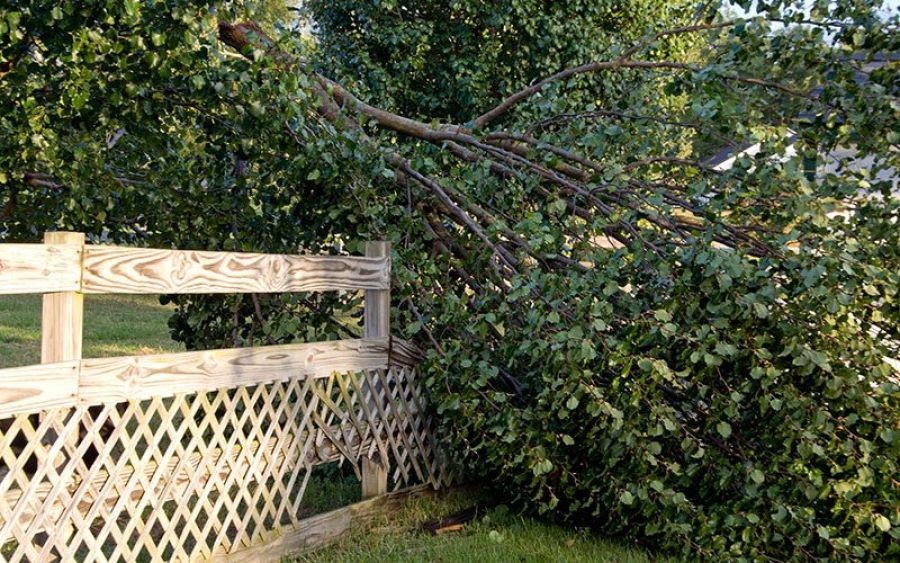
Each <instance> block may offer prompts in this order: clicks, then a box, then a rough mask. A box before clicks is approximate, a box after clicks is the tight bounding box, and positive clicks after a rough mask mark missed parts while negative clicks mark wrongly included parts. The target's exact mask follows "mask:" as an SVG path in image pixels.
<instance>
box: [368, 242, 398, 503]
mask: <svg viewBox="0 0 900 563" xmlns="http://www.w3.org/2000/svg"><path fill="white" fill-rule="evenodd" d="M390 255H391V243H390V242H373V241H370V242H367V243H366V256H368V257H371V258H381V257H383V256H388V257H390ZM388 279H390V275H389V276H388ZM364 306H365V310H364V313H363V314H364V316H363V336H364V337H365V338H378V337H385V336H390V335H391V290H390V289H384V290H373V289H369V290H366V295H365V302H364ZM377 385H378V384H377V383H376V386H377ZM371 392H372V396H373V398H374V400H376V401H377V400H379V399H378V394H377V389H372V390H371ZM379 453H380V454H381V455H384V452H379ZM387 474H388V468H387V465H386V464H385V462H384V460H382V459H377V460H376V459H369V458H368V457H364V458H363V460H362V496H363V498H369V497H373V496H378V495H382V494H385V493H387Z"/></svg>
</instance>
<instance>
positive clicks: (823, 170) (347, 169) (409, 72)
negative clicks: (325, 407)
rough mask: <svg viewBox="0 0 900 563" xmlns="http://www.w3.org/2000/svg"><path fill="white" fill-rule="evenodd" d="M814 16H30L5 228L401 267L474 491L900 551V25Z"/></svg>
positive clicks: (140, 5)
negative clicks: (299, 21) (376, 257)
mask: <svg viewBox="0 0 900 563" xmlns="http://www.w3.org/2000/svg"><path fill="white" fill-rule="evenodd" d="M497 4H501V5H499V6H497ZM513 4H514V5H515V7H513V6H511V5H513ZM745 4H748V5H746V6H744V8H749V7H750V6H749V3H745ZM800 4H803V5H804V6H805V5H806V4H808V3H797V5H794V3H791V2H780V1H773V2H757V3H756V10H757V13H758V14H760V15H759V16H754V17H746V18H733V19H728V17H726V16H723V15H721V14H718V13H717V12H715V11H709V10H707V11H703V10H702V9H701V10H700V11H699V12H692V11H691V9H690V8H692V7H689V6H686V5H685V6H681V5H677V6H678V7H676V8H670V7H668V4H667V3H655V2H651V3H650V4H649V6H650V7H651V8H652V9H648V8H647V6H648V3H647V2H634V3H630V2H628V3H624V4H622V3H615V6H617V8H615V9H613V6H614V4H613V3H609V4H607V3H603V2H596V3H595V2H584V3H579V2H574V3H572V2H570V3H566V4H556V3H546V2H543V3H540V2H522V3H483V2H454V3H428V2H410V3H400V2H398V3H387V2H381V3H374V2H373V3H371V5H370V4H368V3H366V4H363V3H359V4H358V5H356V6H354V5H353V4H352V3H349V2H347V3H344V2H333V3H324V2H322V3H319V2H311V3H310V4H309V5H308V12H306V13H307V14H312V15H313V16H314V17H315V26H314V27H313V30H314V32H315V34H316V37H317V38H318V41H317V42H316V41H310V40H309V38H308V37H305V36H303V35H302V33H300V32H298V31H297V26H296V25H295V23H296V22H290V21H285V20H284V16H283V15H279V13H278V12H274V11H272V10H269V9H268V8H267V6H266V5H265V4H256V3H254V4H250V3H242V2H229V3H214V4H211V5H203V6H198V5H196V4H195V3H190V2H167V3H161V2H153V1H150V0H147V1H146V2H140V1H131V2H128V1H126V2H122V3H119V2H105V1H101V0H96V1H90V2H81V3H77V4H76V3H65V4H62V5H60V6H57V5H56V4H55V3H40V2H13V3H11V4H10V6H11V9H9V10H7V11H6V12H4V13H3V16H2V20H0V85H2V88H0V145H2V146H3V148H4V150H3V151H2V152H0V205H2V211H0V223H2V226H0V230H2V232H3V233H4V235H3V236H5V237H6V238H7V239H9V240H21V241H24V240H36V239H37V238H38V237H39V235H40V233H41V232H42V231H43V230H46V229H50V228H71V229H79V230H86V231H87V232H89V233H91V235H92V237H94V238H95V239H100V238H105V239H109V240H115V241H120V242H128V243H134V244H148V245H163V246H168V245H176V246H178V247H181V248H208V249H237V250H263V251H270V252H278V251H291V252H294V251H298V250H302V251H312V252H318V251H329V252H340V251H351V252H358V251H359V244H360V242H361V241H364V240H367V239H388V240H391V241H392V242H393V243H394V248H395V264H396V279H395V280H394V282H395V287H396V291H395V293H394V295H395V297H394V304H393V305H394V315H395V316H394V318H395V323H397V322H398V321H399V323H400V324H399V325H397V324H395V326H399V327H400V330H401V332H403V333H404V335H405V336H409V337H413V338H415V339H417V340H418V341H419V342H420V343H421V344H422V346H423V347H424V348H426V349H428V350H429V352H428V354H429V359H428V361H427V364H426V366H425V373H426V377H427V384H428V386H429V388H430V390H431V393H432V395H433V398H434V403H435V404H436V406H437V411H438V413H439V414H440V420H441V421H442V423H443V424H444V429H445V432H446V435H447V438H448V441H449V442H450V445H451V451H453V453H454V455H455V456H459V458H460V459H461V463H462V464H463V465H464V467H465V469H466V470H467V471H469V472H470V473H471V474H472V475H474V476H476V477H481V478H484V479H490V480H493V481H496V482H502V483H504V485H505V486H506V487H508V490H509V491H510V492H511V493H512V494H514V495H516V496H517V497H518V498H519V499H521V500H522V501H524V502H526V503H528V504H529V505H530V506H531V507H533V508H535V509H539V510H543V511H547V512H549V513H551V514H553V515H555V516H557V517H559V518H561V519H569V520H571V521H575V522H580V523H589V524H591V525H595V526H598V527H601V528H602V529H604V530H605V531H606V532H607V533H617V534H622V535H625V536H629V537H634V538H637V539H640V540H641V541H645V542H648V543H652V544H655V545H657V546H661V547H662V548H665V549H667V550H670V551H673V552H676V553H682V554H684V555H685V556H688V557H696V556H708V557H717V558H720V557H722V556H725V557H727V558H730V559H737V560H740V559H745V560H749V559H762V558H771V557H774V558H779V559H788V558H791V559H806V558H813V557H824V558H835V559H841V558H875V557H877V556H879V555H880V556H884V557H889V556H891V555H897V553H898V552H897V545H898V544H900V542H898V541H897V540H898V539H900V484H898V482H897V479H896V475H897V474H898V467H897V463H898V462H897V460H898V459H900V437H898V435H897V430H896V429H897V428H898V427H900V413H898V397H900V390H898V375H897V372H896V371H895V369H894V368H892V367H891V365H890V364H889V363H888V362H887V361H886V360H885V358H886V357H895V358H896V357H898V355H900V350H898V344H897V342H898V340H900V334H898V332H900V329H898V327H900V311H898V288H900V250H898V249H900V235H898V233H900V229H898V228H897V227H898V214H900V210H898V206H900V202H898V198H897V196H896V195H895V191H894V190H896V187H895V184H894V180H893V179H894V178H896V171H897V170H898V169H900V168H898V167H900V162H898V151H897V148H898V147H897V145H898V140H900V139H898V133H897V132H898V131H900V127H898V119H897V116H898V111H897V110H898V98H897V96H898V84H900V81H898V80H897V66H896V64H897V63H896V62H893V63H887V64H881V63H879V64H870V63H873V62H874V58H875V55H876V54H878V53H882V54H885V53H886V54H891V53H896V52H897V47H898V45H897V34H896V33H895V31H894V30H895V28H896V24H897V22H896V19H894V20H890V21H885V20H884V19H883V17H882V16H878V15H876V9H875V8H876V6H875V5H874V3H871V2H856V1H853V2H851V1H838V2H815V3H813V5H812V6H811V7H810V6H806V7H804V6H801V5H800ZM379 6H380V7H379ZM542 6H546V7H547V9H546V10H544V9H542ZM707 7H708V5H707ZM607 9H608V10H611V11H605V10H607ZM633 13H637V14H640V15H641V17H640V18H637V19H632V18H628V17H623V16H620V15H619V14H633ZM246 19H257V20H259V21H260V22H262V27H260V26H256V25H251V24H247V23H238V22H240V21H242V20H246ZM623 22H628V23H627V24H626V25H624V27H623V26H622V23H623ZM632 22H633V23H632ZM594 24H596V25H594ZM785 25H786V27H785ZM666 28H670V29H672V28H680V29H679V30H678V31H672V32H671V33H664V32H663V30H664V29H666ZM405 47H411V48H409V49H406V48H405ZM412 47H414V48H412ZM570 65H571V66H570ZM579 65H583V66H579ZM553 73H560V74H558V75H555V76H552V75H553ZM543 77H550V78H548V79H546V80H542V78H543ZM748 146H749V147H753V150H752V151H749V152H745V153H741V152H740V151H741V149H743V148H744V147H748ZM728 147H731V148H732V149H733V151H734V154H735V155H736V158H735V159H734V162H733V165H732V166H731V167H730V168H727V169H724V170H723V169H712V168H711V167H710V166H709V165H708V163H707V161H706V160H705V159H706V157H708V156H709V155H710V154H712V153H713V152H715V151H717V150H718V149H721V148H728ZM860 159H862V160H863V162H862V163H860V162H859V161H860ZM356 305H357V298H356V296H351V295H343V296H305V295H301V296H291V297H288V296H285V297H282V296H254V297H247V298H233V297H229V298H218V297H217V298H191V299H180V300H179V301H178V314H177V315H176V317H175V318H174V319H173V323H172V326H173V331H174V333H175V334H176V336H177V337H179V338H181V339H183V340H184V341H186V342H187V343H188V344H189V345H191V346H198V347H199V346H203V347H209V346H222V345H228V346H231V345H243V344H249V343H254V342H256V343H259V342H285V341H290V340H292V339H304V338H317V339H318V338H325V337H340V336H344V335H347V334H349V333H353V332H354V331H356V330H357V327H356V325H355V324H354V322H352V318H353V315H354V314H356V313H355V312H356V311H357V308H356ZM348 319H350V320H349V321H348Z"/></svg>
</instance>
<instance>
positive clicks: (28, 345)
mask: <svg viewBox="0 0 900 563" xmlns="http://www.w3.org/2000/svg"><path fill="white" fill-rule="evenodd" d="M171 314H172V310H171V308H169V307H164V306H162V305H160V304H159V301H158V299H157V297H156V296H145V295H88V296H85V299H84V351H83V355H84V357H85V358H102V357H109V356H131V355H137V354H152V353H159V352H175V351H180V350H183V349H184V348H183V346H181V345H180V344H178V343H177V342H174V341H172V339H171V338H169V329H168V326H167V324H166V323H167V321H168V319H169V316H170V315H171ZM39 363H41V296H39V295H3V296H0V368H5V367H14V366H25V365H30V364H39Z"/></svg>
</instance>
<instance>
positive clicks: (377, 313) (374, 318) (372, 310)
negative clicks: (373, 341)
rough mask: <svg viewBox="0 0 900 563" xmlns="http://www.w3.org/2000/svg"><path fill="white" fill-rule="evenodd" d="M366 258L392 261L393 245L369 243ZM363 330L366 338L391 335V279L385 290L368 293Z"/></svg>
mask: <svg viewBox="0 0 900 563" xmlns="http://www.w3.org/2000/svg"><path fill="white" fill-rule="evenodd" d="M366 256H367V257H368V258H369V259H372V260H378V259H381V260H388V261H389V260H390V257H391V243H389V242H367V243H366ZM388 278H390V262H388ZM364 315H365V317H364V321H363V329H364V331H365V332H364V336H366V337H367V338H374V337H380V336H390V334H391V291H390V279H388V285H387V286H386V287H384V288H373V289H370V290H369V291H366V296H365V310H364Z"/></svg>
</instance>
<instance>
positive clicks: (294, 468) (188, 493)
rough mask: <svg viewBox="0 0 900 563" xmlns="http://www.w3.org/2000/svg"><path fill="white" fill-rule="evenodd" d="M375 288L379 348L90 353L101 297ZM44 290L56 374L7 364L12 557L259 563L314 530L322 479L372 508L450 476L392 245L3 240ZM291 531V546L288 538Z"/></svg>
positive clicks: (3, 546) (369, 325) (2, 495)
mask: <svg viewBox="0 0 900 563" xmlns="http://www.w3.org/2000/svg"><path fill="white" fill-rule="evenodd" d="M326 290H364V291H365V323H364V325H365V326H364V335H363V336H364V337H363V338H361V339H356V340H341V341H333V342H321V343H312V344H288V345H282V346H267V347H255V348H239V349H231V350H214V351H198V352H185V353H175V354H160V355H148V356H130V357H120V358H103V359H83V358H82V357H81V340H82V326H83V322H84V321H83V315H82V298H83V297H82V296H83V295H84V294H87V293H128V294H139V293H147V294H157V293H164V294H173V293H245V292H252V293H266V292H269V293H271V292H295V291H326ZM22 293H43V294H45V295H44V298H43V299H44V305H43V319H42V324H43V325H42V362H43V363H42V364H41V365H35V366H28V367H21V368H11V369H2V370H0V559H3V560H8V561H45V560H76V561H94V560H104V561H105V560H123V561H174V560H179V561H187V560H194V559H246V558H253V557H256V556H257V555H258V554H260V553H265V554H266V556H267V557H273V556H275V555H277V554H278V553H279V552H280V549H281V548H279V547H278V546H284V545H295V544H296V542H293V543H292V542H291V541H289V540H290V538H291V537H292V535H294V536H296V537H300V536H304V537H305V536H308V535H309V533H310V530H309V529H306V528H304V526H305V524H304V522H305V521H304V520H303V516H304V509H303V496H304V491H305V490H306V488H307V484H308V483H309V478H310V474H311V471H312V469H313V468H314V467H315V466H317V465H320V464H324V463H331V462H336V461H337V462H341V463H346V464H349V465H350V466H352V468H353V470H354V471H355V473H356V475H357V476H358V477H359V479H360V481H361V486H362V489H363V496H364V497H371V496H376V495H380V494H382V493H385V492H386V491H387V490H388V488H389V487H390V488H392V489H394V490H400V489H404V488H406V487H409V486H412V485H416V484H422V483H426V484H429V485H430V486H432V487H434V488H437V487H439V486H441V485H443V484H445V483H446V480H447V477H446V474H445V472H444V469H443V466H442V464H441V462H440V460H439V455H438V449H437V444H436V441H435V437H434V434H433V432H432V428H431V420H430V419H429V417H428V416H427V413H426V411H425V404H424V403H425V396H424V394H423V390H422V388H421V385H420V382H419V381H418V373H417V363H418V361H419V353H418V352H417V350H416V349H415V348H414V347H413V346H412V345H409V344H407V343H405V342H403V341H401V340H398V339H395V338H391V337H390V332H389V331H390V317H389V315H390V248H389V245H388V244H387V243H369V244H368V246H367V255H366V257H334V256H287V255H266V254H244V253H230V252H197V251H178V250H147V249H135V248H117V247H108V246H91V245H85V244H84V236H83V235H80V234H77V233H48V234H47V235H46V237H45V244H43V245H40V244H4V245H0V294H22ZM286 538H287V540H286Z"/></svg>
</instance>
